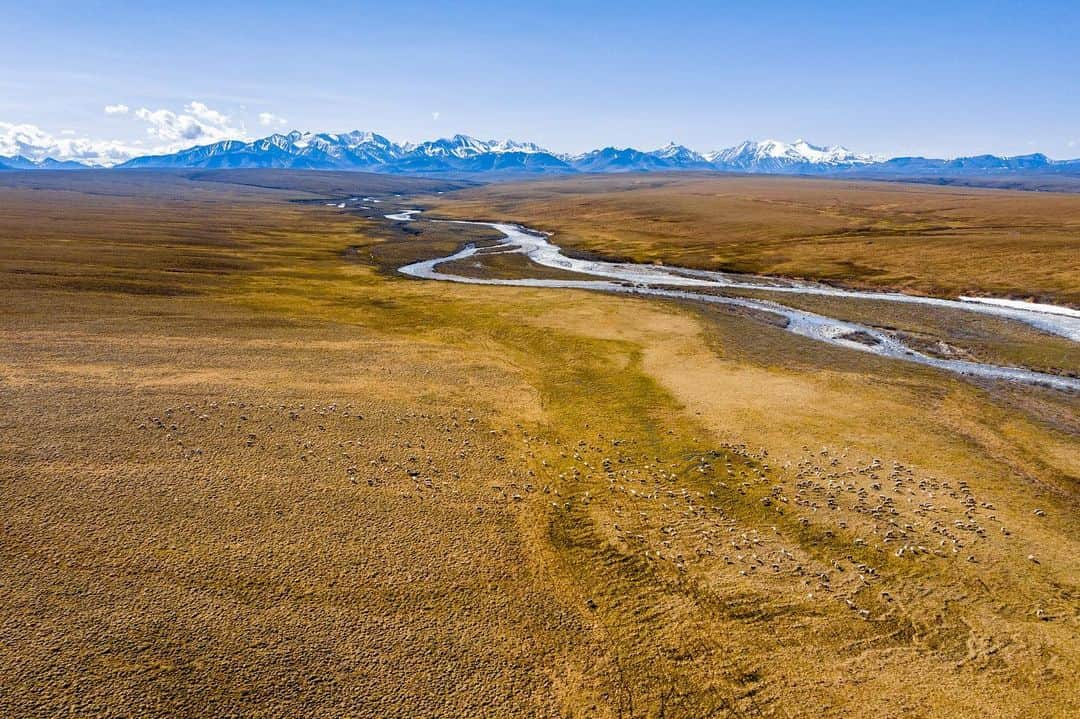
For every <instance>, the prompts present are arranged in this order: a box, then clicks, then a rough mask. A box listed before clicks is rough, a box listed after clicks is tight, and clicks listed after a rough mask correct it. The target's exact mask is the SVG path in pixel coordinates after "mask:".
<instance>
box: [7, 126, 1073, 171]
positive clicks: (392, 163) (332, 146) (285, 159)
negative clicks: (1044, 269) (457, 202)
mask: <svg viewBox="0 0 1080 719" xmlns="http://www.w3.org/2000/svg"><path fill="white" fill-rule="evenodd" d="M86 167H87V166H86V165H83V164H80V163H78V162H73V161H57V160H54V159H51V158H45V159H43V160H32V159H29V158H27V157H25V156H18V157H12V158H4V157H0V170H52V169H83V168H86ZM116 167H117V168H118V169H151V168H153V169H236V168H284V169H301V170H347V171H363V172H381V173H399V174H432V175H474V174H475V175H481V174H499V175H511V176H513V175H553V174H571V173H583V172H595V173H617V172H649V171H672V170H680V171H713V172H741V173H751V174H774V175H831V176H836V175H841V176H857V177H880V178H885V179H904V178H925V177H943V178H963V177H1008V176H1013V175H1030V174H1069V175H1080V160H1052V159H1050V158H1048V157H1047V156H1046V155H1043V154H1038V153H1037V154H1031V155H1020V156H1015V157H1002V156H997V155H977V156H973V157H961V158H956V159H951V160H943V159H934V158H925V157H894V158H891V159H885V158H880V157H875V156H872V155H867V154H860V153H856V152H853V151H851V150H849V149H847V148H846V147H843V146H840V145H834V146H828V147H824V146H818V145H813V144H811V143H809V142H807V141H805V140H796V141H795V142H792V143H787V142H782V141H779V140H762V141H753V140H747V141H745V142H742V143H740V144H738V145H735V146H734V147H729V148H727V149H723V150H717V151H713V152H705V153H701V152H697V151H695V150H691V149H690V148H688V147H684V146H682V145H677V144H675V143H670V144H668V145H667V146H665V147H662V148H660V149H657V150H651V151H644V150H638V149H636V148H632V147H625V148H617V147H605V148H602V149H598V150H592V151H590V152H585V153H582V154H580V155H566V154H560V153H556V152H552V151H551V150H548V149H545V148H543V147H541V146H539V145H537V144H535V143H532V142H518V141H515V140H480V139H477V138H475V137H470V136H468V135H460V134H459V135H454V136H453V137H447V138H440V139H438V140H430V141H427V142H421V143H415V144H414V143H396V142H394V141H392V140H389V139H387V138H386V137H384V136H383V135H379V134H377V133H374V132H363V131H359V130H354V131H352V132H344V133H310V132H299V131H293V132H289V133H287V134H273V135H269V136H267V137H263V138H260V139H257V140H252V141H250V142H248V141H244V140H224V141H221V142H216V143H213V144H210V145H200V146H197V147H190V148H187V149H184V150H180V151H178V152H174V153H170V154H162V155H146V156H143V157H136V158H134V159H131V160H128V161H127V162H124V163H122V164H120V165H117V166H116Z"/></svg>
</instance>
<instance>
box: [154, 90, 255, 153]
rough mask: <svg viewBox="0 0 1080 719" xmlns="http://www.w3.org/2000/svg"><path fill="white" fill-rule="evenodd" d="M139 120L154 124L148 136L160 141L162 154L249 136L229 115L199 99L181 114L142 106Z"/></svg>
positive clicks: (185, 107) (186, 107) (188, 105)
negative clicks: (234, 123) (233, 122)
mask: <svg viewBox="0 0 1080 719" xmlns="http://www.w3.org/2000/svg"><path fill="white" fill-rule="evenodd" d="M135 117H137V118H139V119H140V120H142V121H143V122H145V123H147V124H149V125H150V127H148V128H146V133H147V134H148V135H150V137H152V138H156V139H157V140H159V141H160V143H161V145H160V147H159V149H160V150H161V151H162V152H170V151H175V150H179V149H182V148H185V147H191V146H192V145H209V144H211V143H214V142H218V141H220V140H227V139H235V138H242V137H246V136H247V131H246V130H245V129H244V128H243V127H236V126H234V125H233V124H232V118H230V117H229V116H228V115H225V114H224V113H221V112H218V111H217V110H213V109H211V108H209V107H207V106H206V105H204V104H203V103H201V102H198V101H195V100H193V101H191V102H189V103H188V104H187V105H185V106H184V110H183V112H180V113H176V112H173V111H172V110H148V109H147V108H145V107H141V108H139V109H138V110H136V111H135Z"/></svg>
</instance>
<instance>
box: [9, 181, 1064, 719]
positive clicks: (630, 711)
mask: <svg viewBox="0 0 1080 719" xmlns="http://www.w3.org/2000/svg"><path fill="white" fill-rule="evenodd" d="M365 197H371V198H377V199H379V200H380V201H381V202H379V203H374V202H366V201H365V202H357V203H353V204H350V205H348V206H347V207H345V208H339V207H338V206H337V205H338V204H339V203H342V202H343V201H345V200H347V199H349V198H365ZM411 207H423V208H425V209H426V210H427V211H428V213H430V214H431V215H434V216H442V217H459V218H466V219H498V220H512V221H517V222H522V223H524V224H527V225H529V226H531V227H537V228H541V229H546V230H551V231H554V232H556V233H557V237H558V239H559V241H560V244H562V245H563V246H564V247H566V248H568V249H570V250H573V251H577V252H582V253H595V254H598V255H604V256H608V257H616V258H622V257H625V258H632V259H634V260H637V261H649V262H652V261H660V262H665V263H668V264H680V265H687V266H696V267H703V268H710V269H728V270H742V271H753V272H763V273H771V274H782V275H787V276H801V277H812V278H815V279H824V280H828V281H831V282H836V283H840V284H844V285H848V286H856V287H874V288H890V289H899V290H903V291H910V292H923V293H928V294H943V295H948V296H951V295H955V294H962V293H963V294H991V295H998V296H1011V297H1017V298H1028V299H1036V300H1039V301H1052V302H1057V303H1060V304H1066V305H1073V306H1075V305H1076V304H1077V303H1078V302H1080V274H1078V273H1080V268H1078V266H1077V263H1076V260H1075V258H1076V256H1077V254H1078V251H1080V239H1078V232H1080V197H1078V196H1072V195H1065V194H1061V195H1048V194H1045V193H1019V192H1005V191H991V190H969V189H962V188H955V187H951V188H934V187H923V186H919V187H910V186H905V185H899V184H876V183H858V184H856V183H848V182H830V181H804V180H785V179H779V178H714V177H703V176H690V177H688V176H674V175H667V176H651V175H635V176H631V177H618V178H610V177H608V178H585V179H580V178H578V179H572V180H561V181H547V180H545V181H542V182H529V183H515V184H506V185H493V186H484V187H476V186H471V185H469V183H464V182H458V181H441V180H434V179H432V180H428V179H414V178H397V177H388V176H373V175H363V174H348V173H315V172H261V171H260V172H246V171H235V172H178V173H156V172H146V173H143V172H128V173H121V172H80V173H63V172H55V173H11V174H8V175H5V176H3V177H2V178H0V274H2V285H0V287H2V289H0V323H2V328H3V329H2V332H3V334H2V336H3V342H2V343H0V407H2V416H3V432H2V433H0V492H2V494H0V496H2V498H3V499H2V502H3V512H2V524H0V586H2V587H3V592H2V593H0V641H2V644H3V646H4V647H5V651H4V652H3V653H2V654H0V688H2V691H0V713H2V714H4V715H10V716H64V715H69V716H199V717H202V716H226V715H231V716H310V717H338V716H357V717H418V716H424V717H465V716H485V717H486V716H491V717H497V716H506V717H517V716H552V717H598V718H612V719H614V718H616V717H617V718H620V719H630V718H631V717H667V718H669V719H671V718H682V717H686V718H691V717H694V718H698V717H733V718H734V717H757V716H775V717H874V718H884V717H896V718H897V719H899V718H901V717H904V718H907V717H1032V718H1034V717H1068V716H1080V707H1078V704H1077V688H1078V687H1077V677H1078V676H1080V640H1078V639H1077V637H1078V636H1080V579H1078V578H1080V531H1078V530H1080V514H1078V502H1080V484H1078V482H1080V420H1078V409H1080V398H1077V397H1076V396H1075V395H1072V394H1068V393H1063V392H1055V391H1051V390H1047V389H1042V388H1038V387H1028V386H1021V385H1010V384H1007V383H991V382H980V383H976V382H971V381H968V380H965V379H963V378H960V377H958V376H955V375H951V374H946V373H943V372H940V371H936V370H932V369H929V368H925V367H920V366H916V365H910V364H906V363H902V362H896V361H892V360H888V359H884V358H878V357H874V356H870V355H862V354H859V353H856V352H852V351H850V350H845V349H842V348H838V347H829V346H822V345H820V344H817V343H813V342H811V341H810V340H806V339H803V338H799V337H795V336H792V335H791V334H789V333H786V332H785V331H783V329H781V328H779V327H776V326H774V325H772V324H770V323H768V322H762V321H761V320H760V318H758V317H754V316H752V315H749V314H747V313H739V312H734V311H726V310H723V309H718V308H715V307H702V306H699V305H694V304H684V303H678V302H673V301H662V300H654V299H646V298H631V297H624V296H612V295H605V294H600V293H591V292H586V291H573V290H557V291H550V290H545V289H539V288H516V287H484V286H467V285H458V284H453V283H445V282H426V281H419V280H412V279H409V278H405V277H403V276H400V275H398V274H397V273H396V271H395V270H396V268H397V267H399V266H401V265H403V264H406V263H408V262H412V261H415V260H418V259H424V258H429V257H435V256H440V255H446V254H450V253H451V252H453V251H454V250H455V249H457V248H459V247H461V246H462V245H464V244H465V243H468V242H484V241H485V240H491V239H493V237H491V236H490V234H488V233H489V231H488V230H485V229H483V228H480V229H477V228H474V227H470V226H467V225H456V224H442V223H432V222H412V223H396V222H391V221H387V220H385V219H384V218H383V217H382V215H383V214H387V213H390V212H393V211H394V210H399V209H405V208H411ZM365 208H366V209H365ZM494 261H495V262H496V263H504V264H503V265H502V266H500V267H497V269H498V270H499V271H503V272H507V273H514V272H519V271H521V268H520V267H516V266H513V264H512V261H511V260H508V259H506V258H501V259H499V260H494ZM845 311H848V312H852V313H856V314H859V315H860V316H862V315H861V314H860V313H862V312H863V310H862V309H860V308H858V307H854V308H852V307H849V308H848V309H846V310H845ZM889 321H890V322H891V323H893V324H894V325H895V326H896V327H897V328H899V329H901V330H903V331H907V332H910V333H921V334H923V335H925V336H926V341H927V342H928V343H932V342H935V341H937V339H938V337H939V335H941V334H942V333H945V332H949V333H955V331H956V329H957V327H958V326H961V325H962V326H963V327H964V328H965V330H966V331H967V335H966V336H964V337H962V338H961V339H962V341H961V345H962V346H961V347H960V349H961V350H962V351H965V352H969V353H971V354H972V355H973V356H977V357H980V358H989V359H992V360H994V361H1010V362H1015V363H1017V364H1024V365H1025V366H1031V367H1035V368H1040V369H1048V370H1053V371H1058V372H1063V373H1070V374H1075V373H1076V372H1078V371H1080V366H1078V364H1077V355H1076V351H1075V349H1074V348H1073V347H1072V346H1070V345H1069V344H1068V343H1064V341H1059V340H1049V341H1045V342H1044V340H1046V338H1045V337H1043V336H1041V335H1040V334H1039V333H1035V332H1034V331H1030V330H1027V329H1023V328H1019V329H1015V328H1014V329H1012V330H1011V334H1009V333H1006V334H1005V335H1004V336H1002V335H1000V334H999V333H997V332H995V331H993V330H995V329H996V327H988V325H993V324H994V323H989V321H980V322H974V323H970V324H968V323H966V322H965V321H964V320H963V319H962V318H951V319H950V318H945V319H942V318H928V317H925V316H920V315H918V314H917V313H914V312H906V311H905V312H901V311H900V310H896V315H895V316H893V317H891V318H890V320H889Z"/></svg>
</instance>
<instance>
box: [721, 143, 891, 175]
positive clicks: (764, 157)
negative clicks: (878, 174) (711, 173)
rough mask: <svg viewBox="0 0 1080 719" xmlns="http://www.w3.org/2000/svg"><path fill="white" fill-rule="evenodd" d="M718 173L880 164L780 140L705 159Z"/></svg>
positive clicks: (731, 149) (742, 145) (863, 157)
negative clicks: (723, 170) (726, 170)
mask: <svg viewBox="0 0 1080 719" xmlns="http://www.w3.org/2000/svg"><path fill="white" fill-rule="evenodd" d="M705 158H706V159H707V160H708V161H709V162H711V163H712V164H713V165H714V166H716V167H717V168H718V169H731V170H744V171H751V172H777V171H783V170H786V169H800V168H801V169H811V168H814V167H817V168H824V169H829V168H834V167H838V166H843V167H851V166H855V165H867V164H870V163H873V162H876V161H877V158H875V157H873V156H871V155H860V154H857V153H854V152H852V151H851V150H849V149H847V148H846V147H842V146H840V145H834V146H831V147H819V146H817V145H811V144H810V143H809V142H807V141H806V140H796V141H795V142H793V143H790V144H789V143H786V142H781V141H780V140H762V141H760V142H755V141H753V140H746V141H745V142H742V143H740V144H738V145H736V146H735V147H729V148H727V149H726V150H719V151H717V152H711V153H708V154H706V155H705Z"/></svg>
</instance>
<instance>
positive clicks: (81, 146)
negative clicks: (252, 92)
mask: <svg viewBox="0 0 1080 719" xmlns="http://www.w3.org/2000/svg"><path fill="white" fill-rule="evenodd" d="M117 108H124V109H123V111H121V110H119V109H117ZM105 112H106V113H107V114H112V115H117V114H124V113H126V112H130V108H127V107H126V106H124V105H108V106H106V108H105ZM133 114H134V116H135V117H136V118H138V119H139V120H142V121H143V122H145V123H147V125H148V127H147V128H146V133H147V135H149V137H150V140H151V141H150V142H147V143H144V142H143V141H141V140H134V141H124V140H100V139H92V138H89V137H79V136H76V135H75V133H73V132H71V131H70V130H63V131H61V132H60V135H59V136H57V135H53V134H52V133H50V132H48V131H46V130H43V129H41V128H40V127H38V126H37V125H31V124H28V123H22V124H18V123H11V122H2V121H0V157H11V156H14V155H23V156H24V157H28V158H30V159H32V160H43V159H45V158H47V157H51V158H53V159H56V160H76V161H78V162H84V163H86V164H89V165H115V164H117V163H120V162H123V161H125V160H128V159H131V158H132V157H135V156H137V155H146V154H162V153H168V152H175V151H177V150H181V149H184V148H188V147H191V146H192V145H206V144H210V143H213V142H218V141H219V140H226V139H233V138H245V137H246V136H247V131H246V129H244V127H243V126H242V125H241V126H240V127H237V126H236V125H235V124H234V123H233V121H232V118H230V117H229V116H228V115H226V114H224V113H222V112H218V111H217V110H214V109H212V108H210V107H207V106H206V105H205V104H204V103H201V102H198V101H194V100H193V101H192V102H189V103H188V104H187V105H185V106H184V108H183V110H182V111H181V112H178V113H177V112H173V111H172V110H167V109H159V110H150V109H147V108H145V107H143V108H139V109H138V110H136V111H135V112H134V113H133Z"/></svg>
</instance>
